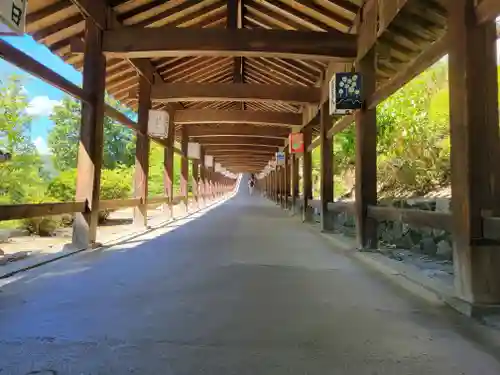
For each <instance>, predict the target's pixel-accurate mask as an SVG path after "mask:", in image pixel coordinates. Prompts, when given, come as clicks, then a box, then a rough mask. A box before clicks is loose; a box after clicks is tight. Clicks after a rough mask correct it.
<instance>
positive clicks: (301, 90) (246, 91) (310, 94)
mask: <svg viewBox="0 0 500 375" xmlns="http://www.w3.org/2000/svg"><path fill="white" fill-rule="evenodd" d="M136 95H137V94H136V93H135V92H133V93H131V96H132V97H135V96H136ZM151 98H152V100H153V101H155V102H162V103H168V102H181V101H182V102H193V101H217V100H221V101H224V100H227V101H255V102H263V103H268V102H275V101H279V102H287V103H292V104H302V103H318V102H319V101H320V98H321V91H320V90H319V89H318V88H316V87H304V86H288V85H259V84H245V83H211V84H200V83H184V82H179V83H157V84H155V85H153V90H152V96H151Z"/></svg>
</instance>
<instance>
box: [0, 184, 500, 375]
mask: <svg viewBox="0 0 500 375" xmlns="http://www.w3.org/2000/svg"><path fill="white" fill-rule="evenodd" d="M145 238H146V239H147V238H151V235H149V237H147V236H146V237H145ZM469 325H470V324H469V321H468V320H466V319H465V318H461V317H459V316H458V315H456V314H455V313H453V312H449V311H448V310H446V309H441V308H438V307H432V306H430V305H427V304H426V303H425V302H423V301H420V300H418V299H416V298H413V297H411V296H408V295H407V293H405V292H404V291H401V290H399V288H397V287H395V286H392V285H391V284H389V283H388V282H386V281H385V280H383V279H381V278H379V277H378V276H377V275H374V274H371V273H370V272H368V271H367V270H365V269H364V268H363V267H362V266H360V265H359V264H357V263H356V262H355V261H353V260H350V258H348V257H346V256H344V255H342V253H340V252H335V251H333V250H332V249H330V248H329V247H328V244H327V243H325V242H324V240H323V239H322V238H321V237H320V236H317V235H315V234H314V233H313V232H312V231H309V230H308V229H306V228H304V226H303V225H301V224H300V223H299V222H298V221H296V220H293V219H290V218H289V217H287V215H286V214H285V213H283V212H282V211H281V210H280V209H279V208H277V207H276V206H274V205H273V204H271V203H270V202H268V201H265V200H263V199H261V198H259V197H248V195H247V192H246V186H245V185H244V184H243V186H242V192H241V193H240V194H239V195H238V196H237V197H236V198H234V199H233V200H231V201H229V202H227V203H224V204H222V205H220V206H219V207H217V208H215V209H213V210H211V211H209V212H208V213H207V214H206V215H204V216H201V217H199V218H197V219H195V220H193V221H190V222H187V223H185V225H182V226H179V227H176V228H172V229H171V230H170V232H169V233H166V234H162V235H161V236H157V237H156V238H151V239H150V240H149V241H145V239H144V238H138V239H136V240H135V241H134V242H131V243H128V244H125V245H122V246H117V247H114V248H110V249H107V250H104V251H95V252H89V253H81V254H79V255H75V256H73V257H70V258H67V259H65V260H61V261H58V262H55V263H53V264H50V265H47V266H44V267H41V268H38V269H36V270H33V271H31V272H28V273H25V274H23V275H22V276H21V278H20V279H19V280H16V281H14V282H11V283H8V284H6V285H4V286H3V287H2V288H1V289H0V375H1V374H9V375H17V374H22V375H24V374H28V373H30V371H32V372H31V373H33V374H35V373H36V374H58V375H62V374H75V375H76V374H78V375H80V374H85V375H87V374H92V375H97V374H99V375H100V374H102V375H109V374H117V375H124V374H151V375H170V374H176V375H184V374H186V375H188V374H189V375H191V374H209V375H210V374H213V375H226V374H235V375H247V374H248V375H264V374H265V375H281V374H308V375H330V374H346V375H375V374H380V375H392V374H394V375H406V374H425V375H432V374H436V375H448V374H449V375H451V374H453V375H457V374H465V375H478V374H481V375H493V374H495V375H498V374H500V364H499V362H497V360H496V359H495V354H496V352H495V351H494V350H492V349H491V348H490V349H487V347H486V346H485V345H481V344H480V343H479V342H478V341H477V340H476V339H475V338H474V333H473V332H474V330H473V329H472V328H470V327H469ZM36 371H39V372H36Z"/></svg>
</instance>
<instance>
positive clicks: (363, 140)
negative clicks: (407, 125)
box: [355, 49, 377, 248]
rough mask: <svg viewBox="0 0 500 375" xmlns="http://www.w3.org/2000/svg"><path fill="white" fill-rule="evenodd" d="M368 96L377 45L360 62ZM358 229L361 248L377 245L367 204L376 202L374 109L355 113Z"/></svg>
mask: <svg viewBox="0 0 500 375" xmlns="http://www.w3.org/2000/svg"><path fill="white" fill-rule="evenodd" d="M359 68H360V73H361V74H362V75H363V86H364V90H365V92H366V94H367V96H368V97H370V96H371V95H372V94H373V92H374V91H375V79H376V69H375V49H371V50H370V51H368V53H366V54H365V56H364V57H363V59H362V60H361V61H360V62H359ZM355 189H356V219H357V225H356V231H357V238H358V244H359V246H360V247H361V248H376V246H377V225H376V221H375V220H373V219H370V218H369V217H368V216H367V214H368V206H369V205H376V204H377V115H376V110H375V109H368V108H364V109H362V110H360V111H358V112H357V113H356V186H355Z"/></svg>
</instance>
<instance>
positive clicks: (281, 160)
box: [276, 152, 285, 165]
mask: <svg viewBox="0 0 500 375" xmlns="http://www.w3.org/2000/svg"><path fill="white" fill-rule="evenodd" d="M276 164H277V165H285V153H284V152H277V153H276Z"/></svg>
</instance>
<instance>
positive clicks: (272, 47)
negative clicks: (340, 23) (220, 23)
mask: <svg viewBox="0 0 500 375" xmlns="http://www.w3.org/2000/svg"><path fill="white" fill-rule="evenodd" d="M71 50H72V52H73V53H81V52H83V51H82V50H81V49H80V46H79V45H72V46H71ZM103 52H104V53H105V54H108V55H109V56H121V57H127V58H141V57H142V58H144V57H146V58H149V57H160V56H179V55H192V54H195V55H219V56H235V55H239V56H271V57H285V58H303V59H318V58H319V59H325V58H337V59H343V60H346V59H347V60H350V59H352V58H354V57H355V54H356V38H355V36H354V35H350V34H343V33H340V32H337V31H329V32H321V33H320V32H312V31H309V32H306V31H283V30H257V29H256V30H247V29H239V30H226V29H216V28H210V29H208V28H205V29H201V30H199V29H192V28H174V27H155V28H142V27H124V28H119V29H116V30H107V31H105V32H104V33H103Z"/></svg>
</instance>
